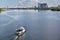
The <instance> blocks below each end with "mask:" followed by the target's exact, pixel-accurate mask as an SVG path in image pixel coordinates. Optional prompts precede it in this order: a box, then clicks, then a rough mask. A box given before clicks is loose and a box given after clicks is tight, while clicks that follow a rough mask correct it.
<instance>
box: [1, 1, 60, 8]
mask: <svg viewBox="0 0 60 40" xmlns="http://www.w3.org/2000/svg"><path fill="white" fill-rule="evenodd" d="M38 2H39V3H47V4H48V6H57V5H59V4H60V0H0V7H7V6H9V7H10V6H13V7H14V6H34V5H37V4H38Z"/></svg>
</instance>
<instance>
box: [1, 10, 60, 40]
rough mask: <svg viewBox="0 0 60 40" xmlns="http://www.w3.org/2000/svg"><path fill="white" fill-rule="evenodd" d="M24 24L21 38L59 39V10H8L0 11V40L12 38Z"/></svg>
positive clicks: (26, 39) (32, 39) (27, 39)
mask: <svg viewBox="0 0 60 40" xmlns="http://www.w3.org/2000/svg"><path fill="white" fill-rule="evenodd" d="M21 26H25V29H26V33H25V34H24V36H23V37H22V39H21V40H60V11H50V10H39V11H38V10H9V11H6V12H2V13H0V40H12V39H13V38H14V36H15V32H16V29H17V28H19V27H21Z"/></svg>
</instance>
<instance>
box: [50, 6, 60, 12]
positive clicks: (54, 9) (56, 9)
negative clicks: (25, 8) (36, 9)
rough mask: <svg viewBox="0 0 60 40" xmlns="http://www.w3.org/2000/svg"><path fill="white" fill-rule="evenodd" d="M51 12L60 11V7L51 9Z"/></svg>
mask: <svg viewBox="0 0 60 40" xmlns="http://www.w3.org/2000/svg"><path fill="white" fill-rule="evenodd" d="M50 10H52V11H60V7H51V8H50Z"/></svg>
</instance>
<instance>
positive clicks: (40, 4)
mask: <svg viewBox="0 0 60 40" xmlns="http://www.w3.org/2000/svg"><path fill="white" fill-rule="evenodd" d="M38 8H48V5H47V3H38Z"/></svg>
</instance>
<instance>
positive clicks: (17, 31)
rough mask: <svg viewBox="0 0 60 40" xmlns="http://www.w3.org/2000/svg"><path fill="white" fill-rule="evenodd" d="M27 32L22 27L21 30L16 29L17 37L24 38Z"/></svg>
mask: <svg viewBox="0 0 60 40" xmlns="http://www.w3.org/2000/svg"><path fill="white" fill-rule="evenodd" d="M25 32H26V30H25V28H24V27H23V26H22V27H20V28H19V29H16V34H17V36H22V35H23V34H24V33H25Z"/></svg>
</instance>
